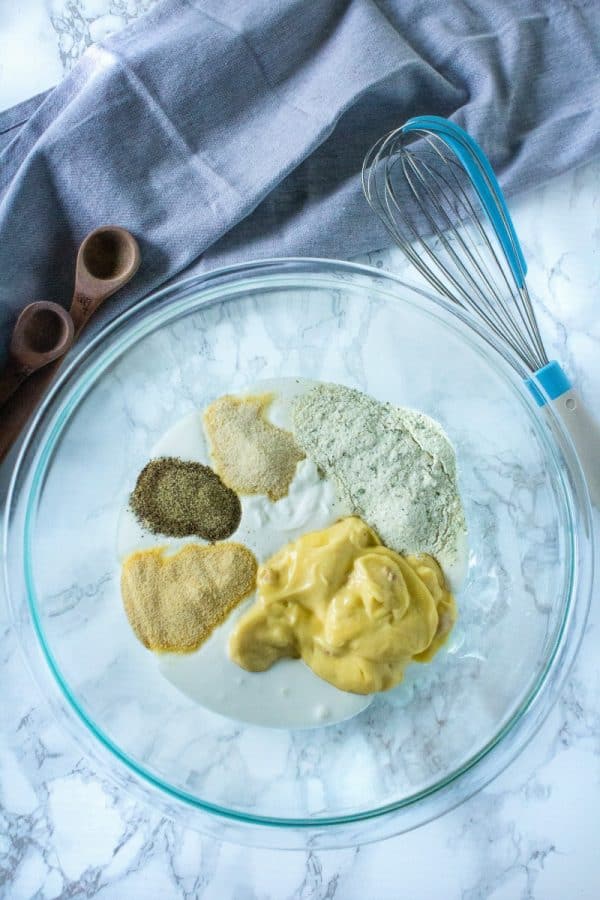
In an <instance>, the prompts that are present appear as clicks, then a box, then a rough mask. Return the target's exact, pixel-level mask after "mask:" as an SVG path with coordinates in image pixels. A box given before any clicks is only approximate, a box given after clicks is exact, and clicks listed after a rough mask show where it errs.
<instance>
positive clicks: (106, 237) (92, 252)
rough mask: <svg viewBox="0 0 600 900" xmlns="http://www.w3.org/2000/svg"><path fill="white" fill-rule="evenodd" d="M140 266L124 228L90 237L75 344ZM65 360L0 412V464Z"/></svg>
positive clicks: (75, 308)
mask: <svg viewBox="0 0 600 900" xmlns="http://www.w3.org/2000/svg"><path fill="white" fill-rule="evenodd" d="M139 264H140V248H139V247H138V243H137V241H136V239H135V238H134V237H133V235H132V234H130V232H129V231H127V230H126V229H125V228H120V227H118V226H116V225H104V226H102V227H101V228H96V229H95V231H92V232H91V233H90V234H88V236H87V237H86V238H85V239H84V241H83V243H82V244H81V246H80V248H79V252H78V254H77V264H76V267H75V291H74V293H73V300H72V302H71V307H70V309H69V313H70V315H71V319H72V320H73V342H75V341H76V340H77V338H78V337H79V335H80V334H81V332H82V330H83V328H84V327H85V326H86V325H87V323H88V321H89V320H90V318H91V316H93V314H94V313H95V312H96V310H97V309H98V307H99V306H101V304H102V303H103V302H104V300H106V298H107V297H110V296H111V295H112V294H114V293H115V292H116V291H118V290H119V288H122V287H123V285H125V284H127V282H128V281H130V280H131V279H132V278H133V276H134V275H135V273H136V272H137V270H138V267H139ZM62 360H63V357H62V356H61V357H58V358H56V359H55V360H54V361H53V362H49V363H48V364H47V365H46V366H44V368H42V369H39V370H38V371H37V372H34V373H33V374H32V375H30V376H29V377H28V378H27V379H26V380H25V381H24V382H23V384H21V385H20V387H19V388H18V389H17V390H16V391H15V392H14V393H13V394H12V396H11V397H9V399H8V400H7V402H6V403H5V404H4V406H3V407H2V408H1V409H0V461H2V460H3V459H4V457H5V456H6V454H7V453H8V451H9V450H10V448H11V447H12V445H13V443H14V441H15V440H16V438H17V437H18V435H19V434H20V433H21V430H22V429H23V427H24V426H25V424H26V423H27V421H28V420H29V418H30V417H31V415H32V414H33V412H34V411H35V409H36V408H37V406H38V405H39V403H40V401H41V399H42V397H43V395H44V393H45V392H46V390H47V389H48V387H49V385H50V383H51V381H52V379H53V378H54V376H55V375H56V372H57V371H58V369H59V368H60V364H61V362H62Z"/></svg>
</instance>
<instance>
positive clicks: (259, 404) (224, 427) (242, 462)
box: [204, 393, 304, 500]
mask: <svg viewBox="0 0 600 900" xmlns="http://www.w3.org/2000/svg"><path fill="white" fill-rule="evenodd" d="M273 397H274V395H273V394H271V393H269V394H257V395H249V396H247V397H234V396H231V395H230V394H227V395H225V396H223V397H219V398H218V399H217V400H215V401H214V403H211V404H210V406H208V407H207V408H206V411H205V413H204V428H205V430H206V434H207V436H208V439H209V441H210V444H211V452H212V458H213V461H214V464H215V469H216V470H217V472H218V473H219V475H220V476H221V478H222V479H223V481H224V482H225V484H227V485H229V487H230V488H232V489H233V490H234V491H238V492H239V493H240V494H266V495H267V497H269V498H270V499H271V500H280V499H281V498H282V497H285V496H286V494H287V492H288V490H289V487H290V484H291V482H292V479H293V478H294V475H295V473H296V466H297V465H298V463H299V462H300V460H302V459H304V453H303V452H302V450H300V448H299V447H298V446H297V444H296V442H295V441H294V438H293V436H292V435H291V434H290V432H289V431H285V430H284V429H283V428H278V427H277V426H276V425H273V424H272V423H271V422H269V420H268V419H267V418H266V413H267V411H268V409H269V406H270V405H271V403H272V401H273Z"/></svg>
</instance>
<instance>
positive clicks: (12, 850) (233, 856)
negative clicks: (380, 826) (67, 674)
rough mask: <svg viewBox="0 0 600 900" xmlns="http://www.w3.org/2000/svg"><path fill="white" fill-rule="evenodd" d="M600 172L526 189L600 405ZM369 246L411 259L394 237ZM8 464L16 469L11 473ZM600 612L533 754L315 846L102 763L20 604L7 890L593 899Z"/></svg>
mask: <svg viewBox="0 0 600 900" xmlns="http://www.w3.org/2000/svg"><path fill="white" fill-rule="evenodd" d="M599 175H600V165H599V164H598V163H596V164H595V165H591V166H589V167H587V168H586V169H583V170H580V171H577V172H573V173H570V174H568V175H566V176H564V177H563V178H561V179H558V180H556V181H555V182H553V183H551V184H549V185H547V186H546V187H544V188H543V189H541V190H539V191H536V192H532V193H531V194H529V195H527V196H524V197H521V198H518V199H517V200H516V201H515V202H514V203H513V204H512V205H513V209H514V210H515V219H516V222H517V227H518V229H519V232H520V234H521V235H522V238H523V244H524V247H525V252H526V255H527V257H528V259H529V263H530V279H529V280H530V284H531V289H532V294H533V296H534V299H535V303H536V307H537V310H538V314H539V316H540V323H541V327H542V330H543V333H544V338H545V341H546V343H547V346H548V348H549V350H550V351H551V353H552V354H553V355H556V356H557V357H558V358H559V359H561V360H563V361H564V363H565V365H566V367H567V368H568V370H569V372H570V374H571V375H572V376H573V377H574V378H575V380H576V381H577V383H578V385H579V387H580V390H581V392H582V394H583V396H584V398H585V400H586V402H587V403H588V404H589V405H590V407H591V408H592V409H593V410H594V411H595V413H596V415H600V365H599V364H598V359H600V355H599V353H598V349H599V348H598V344H599V342H600V331H599V330H598V318H597V316H596V315H595V304H596V297H597V290H598V285H599V284H600V268H599V266H600V260H599V256H598V253H597V246H598V240H599V239H600V204H599V202H598V196H597V191H595V185H596V184H597V180H598V176H599ZM364 261H367V262H370V263H371V264H373V265H375V266H379V267H382V268H386V269H390V270H394V271H401V272H405V267H404V264H403V261H402V259H401V257H400V256H399V254H398V253H397V252H396V251H394V250H386V251H382V252H379V253H373V254H370V255H369V257H368V259H366V260H364ZM149 425H150V427H152V423H149ZM1 474H2V477H3V479H4V482H6V479H7V477H8V473H7V472H2V473H1ZM101 588H102V585H92V586H90V587H89V588H85V589H86V590H88V589H89V590H95V589H101ZM83 589H84V587H83V586H82V587H80V588H79V589H75V590H73V591H72V592H71V594H70V595H69V596H68V597H66V596H64V595H63V597H62V598H61V600H62V602H63V603H76V602H77V597H78V594H77V590H79V591H81V590H83ZM598 615H599V610H598V600H597V598H595V599H594V602H593V606H592V611H591V617H590V621H589V624H588V629H587V634H586V637H585V639H584V642H583V646H582V649H581V652H580V655H579V658H578V661H577V663H576V665H575V668H574V670H573V672H572V673H571V676H570V678H569V680H568V682H567V685H566V687H565V690H564V692H563V694H562V696H561V698H560V700H559V702H558V703H557V705H556V706H555V708H554V710H553V711H552V713H551V715H550V716H549V718H548V720H547V721H546V723H545V724H544V726H543V727H542V729H541V731H540V733H539V734H538V735H537V736H536V738H535V739H534V740H533V741H532V742H531V744H530V745H529V746H528V747H527V749H526V750H525V751H524V753H523V754H522V755H521V756H520V757H519V758H518V759H517V760H516V761H515V762H514V763H513V764H512V765H511V766H509V768H508V769H507V770H506V771H505V772H504V773H503V774H502V775H501V776H500V777H499V778H497V779H496V780H495V781H494V782H493V783H492V784H491V785H490V786H488V787H487V788H486V789H484V790H483V791H482V792H480V793H479V794H478V795H476V796H475V797H473V798H472V799H471V800H469V801H467V802H466V803H465V804H463V805H462V806H460V807H458V808H457V809H455V810H454V811H452V812H450V813H448V814H447V815H446V816H444V817H442V818H441V819H438V820H436V821H434V822H432V823H430V824H428V825H426V826H423V827H422V828H420V829H418V830H416V831H414V832H411V833H409V834H406V835H404V836H401V837H397V838H392V839H390V840H388V841H384V842H382V843H378V844H373V845H367V846H363V847H356V848H349V849H345V850H336V851H321V852H308V853H307V852H277V851H274V850H260V849H248V848H242V847H238V846H236V845H233V844H229V843H223V842H219V841H215V840H213V839H212V838H208V837H205V836H203V835H201V834H198V833H196V832H194V831H191V830H189V829H185V828H183V827H181V826H179V825H178V824H177V823H175V822H173V821H170V820H169V819H167V818H164V817H162V816H161V815H160V814H158V813H157V812H156V811H154V810H152V809H150V808H148V807H147V806H146V805H145V804H144V803H141V802H139V801H137V800H136V799H133V798H132V797H130V796H129V795H127V794H125V793H123V792H121V791H119V790H118V789H117V788H115V786H114V784H113V783H112V782H109V781H107V780H105V779H104V778H102V777H99V776H98V775H97V774H95V770H94V765H93V763H92V762H91V761H90V760H89V759H88V758H87V757H86V755H85V754H84V753H82V752H81V750H80V749H79V748H78V746H77V745H76V743H74V742H73V740H72V738H71V737H69V736H67V735H66V734H64V733H63V732H62V730H61V729H60V728H59V726H58V725H57V724H56V723H55V722H54V721H53V719H52V716H51V713H50V712H49V710H48V708H47V706H46V705H45V703H44V702H43V701H41V700H40V697H39V694H38V693H37V691H36V688H35V686H34V685H33V683H32V681H31V679H30V676H29V675H28V674H27V671H26V670H25V669H24V666H23V661H22V658H21V655H20V652H19V650H18V647H17V645H16V639H15V635H14V633H13V630H12V628H11V625H10V622H9V621H7V620H6V616H5V617H4V621H3V623H2V628H1V631H0V633H1V635H2V640H1V643H0V667H1V668H0V671H2V683H3V685H4V688H3V703H2V704H1V706H0V729H1V733H2V741H1V743H0V807H1V813H0V815H1V821H0V873H1V874H0V883H1V884H2V885H3V886H2V887H1V888H0V896H6V897H10V898H27V897H48V898H50V897H63V896H70V897H79V896H82V897H83V896H99V897H102V896H105V897H121V896H123V897H125V896H129V897H131V896H134V897H137V896H149V897H167V898H168V897H174V898H175V897H186V898H187V897H190V898H191V897H203V898H221V897H232V898H243V900H255V898H256V900H258V898H273V900H287V898H290V900H292V898H293V900H296V898H298V900H309V898H310V900H312V898H334V897H338V898H343V900H346V898H348V900H354V898H357V900H358V898H362V897H364V896H371V897H373V898H377V900H386V898H390V900H391V898H396V897H398V896H399V893H398V891H399V884H400V881H399V879H401V884H402V894H403V895H404V896H414V897H422V898H437V897H439V896H442V895H443V896H444V897H446V898H455V897H456V898H459V897H460V898H467V900H480V898H481V900H483V898H487V897H494V898H500V900H513V898H534V900H553V898H557V900H558V898H563V897H565V896H578V897H582V898H586V900H587V898H590V900H591V898H593V897H596V896H597V893H598V886H599V885H600V863H599V860H598V857H597V852H596V848H597V833H598V826H599V825H600V814H599V812H598V809H599V806H600V804H598V795H599V792H600V784H599V782H600V765H599V760H600V666H599V664H598V661H597V660H598V656H597V652H596V649H595V635H596V631H597V628H598ZM432 859H435V865H431V860H432ZM366 886H368V893H367V894H366V893H365V889H366ZM440 890H443V894H440Z"/></svg>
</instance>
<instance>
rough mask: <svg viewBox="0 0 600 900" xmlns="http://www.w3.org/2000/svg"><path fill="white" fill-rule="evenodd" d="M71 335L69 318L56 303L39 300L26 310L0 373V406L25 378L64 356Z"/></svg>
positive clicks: (71, 337)
mask: <svg viewBox="0 0 600 900" xmlns="http://www.w3.org/2000/svg"><path fill="white" fill-rule="evenodd" d="M74 333H75V328H74V326H73V320H72V318H71V316H70V315H69V313H68V312H67V311H66V309H63V308H62V306H59V305H58V303H50V302H49V301H47V300H39V301H38V302H37V303H30V304H29V306H26V307H25V309H24V310H23V312H22V313H21V315H20V316H19V318H18V319H17V324H16V325H15V328H14V331H13V333H12V338H11V341H10V346H9V349H8V353H9V357H8V362H7V364H6V366H5V367H4V370H3V371H2V372H0V406H2V404H3V403H5V402H6V401H7V400H8V398H9V397H10V396H11V395H12V394H14V392H15V391H16V389H17V388H18V387H19V385H20V384H21V382H22V381H24V380H25V378H28V377H29V375H31V374H32V373H33V372H36V371H37V370H38V369H41V368H43V366H47V365H48V363H51V362H54V360H55V359H58V357H59V356H62V355H63V354H64V353H66V352H67V350H68V349H69V347H70V346H71V344H72V343H73V335H74Z"/></svg>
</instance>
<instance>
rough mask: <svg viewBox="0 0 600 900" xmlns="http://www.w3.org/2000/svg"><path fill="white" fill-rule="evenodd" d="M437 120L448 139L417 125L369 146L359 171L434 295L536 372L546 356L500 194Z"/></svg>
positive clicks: (482, 166) (483, 167)
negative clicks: (476, 322)
mask: <svg viewBox="0 0 600 900" xmlns="http://www.w3.org/2000/svg"><path fill="white" fill-rule="evenodd" d="M430 120H431V121H435V122H444V123H445V124H444V125H443V126H442V127H443V128H447V129H448V132H449V134H448V135H446V136H445V137H441V136H440V134H439V133H436V132H435V131H432V130H430V129H429V128H427V127H416V125H415V124H414V123H416V121H417V120H411V123H407V125H405V126H403V127H402V128H398V129H396V130H394V131H392V132H390V134H388V135H386V136H385V137H383V138H381V139H380V140H379V141H378V142H377V143H376V144H375V145H374V146H373V147H372V148H371V150H370V151H369V153H368V154H367V156H366V157H365V160H364V163H363V171H362V183H363V190H364V193H365V197H366V198H367V201H368V203H369V205H370V206H371V208H372V209H373V210H374V212H376V213H377V215H378V216H379V218H380V219H381V221H382V222H383V224H384V225H385V227H386V228H387V230H388V231H389V233H390V234H391V236H392V238H393V239H394V241H395V242H396V243H397V244H398V245H399V246H400V248H401V249H402V250H403V251H404V254H405V255H406V256H407V258H408V259H409V260H410V261H411V262H412V263H413V265H414V266H415V268H416V269H418V271H419V272H420V273H421V275H423V276H424V277H425V278H426V279H427V281H429V283H430V284H431V285H432V286H433V287H434V288H435V290H436V291H438V292H439V293H441V294H443V295H445V296H446V297H448V298H449V299H450V300H452V301H454V302H455V303H456V304H458V306H460V307H462V308H463V309H466V310H469V311H470V312H472V313H475V315H477V316H478V317H479V318H480V319H481V320H483V322H485V324H486V325H487V327H488V329H489V330H490V332H491V333H492V334H493V335H495V336H496V337H497V338H500V339H501V340H503V341H505V342H506V343H507V344H508V345H509V346H510V347H511V348H512V349H513V350H514V352H515V353H516V354H517V355H518V356H519V358H520V359H521V360H522V361H523V363H524V364H525V365H526V366H527V367H528V368H529V369H530V370H531V371H532V372H535V371H537V370H538V369H541V368H542V367H543V366H544V365H546V364H547V363H548V358H547V356H546V352H545V350H544V346H543V343H542V339H541V336H540V332H539V328H538V325H537V322H536V319H535V314H534V311H533V307H532V304H531V299H530V297H529V292H528V290H527V286H526V284H525V272H526V266H525V261H524V259H523V256H522V253H521V249H520V247H519V244H518V241H517V238H516V235H515V233H514V228H513V226H512V222H511V220H510V216H509V215H508V211H507V210H506V207H505V206H504V200H503V198H502V195H501V193H500V189H499V187H498V185H497V182H496V180H495V177H494V176H493V173H492V172H491V169H490V168H489V163H487V161H486V160H485V159H484V158H483V154H481V151H479V148H477V147H476V145H474V144H473V145H472V142H471V141H470V139H469V138H468V136H466V135H465V134H464V132H462V131H461V130H460V129H458V128H457V126H455V125H453V124H452V123H448V122H445V120H440V119H435V118H430ZM409 127H410V130H409ZM451 129H452V131H451ZM457 135H458V137H457ZM460 136H464V138H465V144H464V146H462V144H461V143H459V141H461V140H462V138H461V137H460ZM466 141H469V143H466ZM473 147H475V151H474V150H473ZM477 151H478V152H479V154H481V159H482V160H483V162H482V161H481V160H480V158H479V157H478V156H476V153H477ZM461 160H462V161H461ZM465 164H466V165H467V167H468V168H469V171H467V169H466V168H465ZM490 343H493V341H490Z"/></svg>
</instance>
